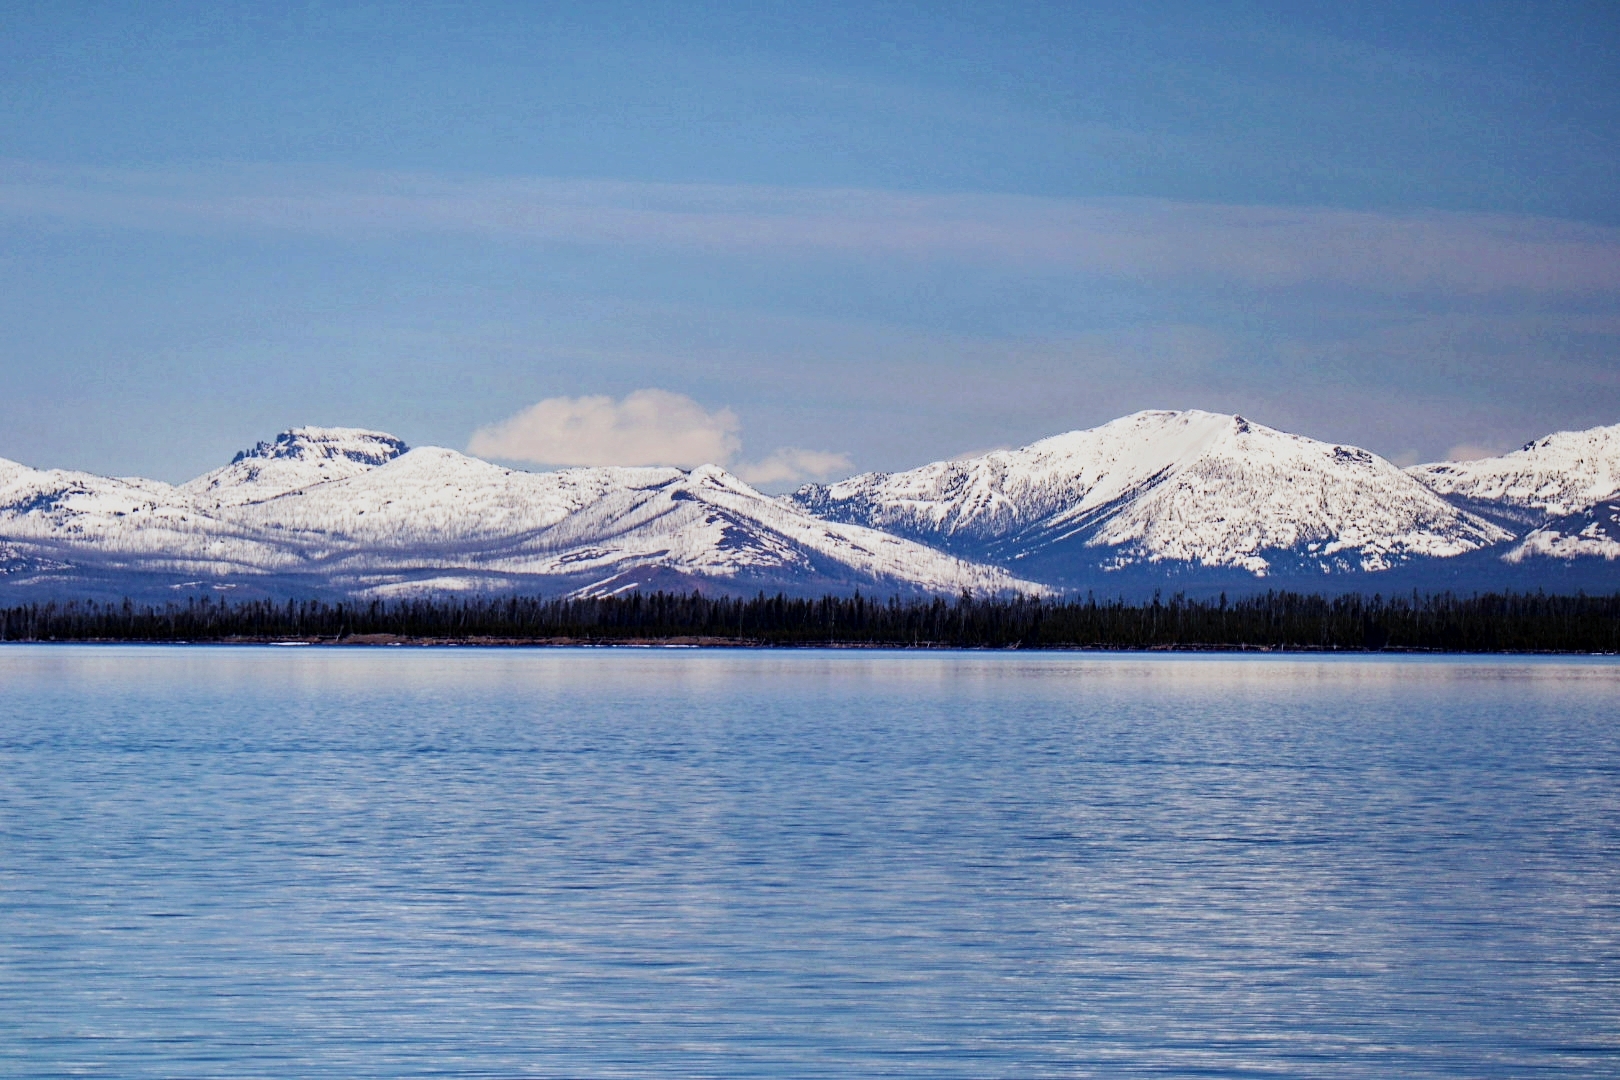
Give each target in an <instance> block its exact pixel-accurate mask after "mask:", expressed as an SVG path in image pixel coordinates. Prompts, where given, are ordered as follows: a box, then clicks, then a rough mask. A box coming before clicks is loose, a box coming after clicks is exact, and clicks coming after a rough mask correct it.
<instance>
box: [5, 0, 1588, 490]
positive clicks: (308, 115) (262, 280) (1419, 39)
mask: <svg viewBox="0 0 1620 1080" xmlns="http://www.w3.org/2000/svg"><path fill="white" fill-rule="evenodd" d="M1329 8H1331V10H1326V9H1329ZM0 26H3V31H4V32H3V33H0V326H3V327H4V328H5V333H4V334H3V335H0V378H3V386H4V393H3V394H0V456H4V457H9V458H12V459H15V460H20V461H24V462H26V463H29V464H33V465H39V466H47V465H49V466H63V467H77V468H88V469H92V470H95V471H99V472H110V473H118V474H142V475H150V476H157V477H161V478H164V479H171V480H178V479H184V478H186V477H188V476H190V475H194V474H196V473H199V472H201V471H203V470H205V469H207V468H210V467H212V466H214V465H215V464H218V463H220V462H221V461H223V460H226V459H228V458H229V456H230V454H231V453H232V452H234V451H235V450H236V449H238V448H240V447H241V446H244V445H247V444H250V443H252V442H253V441H256V440H258V439H260V438H267V437H269V436H271V435H273V434H274V433H275V432H276V431H278V430H280V429H282V428H285V427H288V426H292V425H295V424H302V423H315V424H343V425H358V426H368V427H376V428H381V429H385V430H388V431H391V432H393V433H395V434H398V435H400V436H401V437H403V438H405V439H407V440H408V441H411V442H413V443H419V444H427V443H435V444H440V445H448V446H454V447H458V448H464V447H467V446H469V445H471V444H474V443H476V444H477V445H479V446H481V447H484V448H485V450H486V452H488V451H489V450H490V449H491V448H493V449H495V450H500V451H502V453H505V454H507V455H508V456H507V459H508V460H514V461H516V460H532V461H556V462H560V463H568V462H571V461H573V460H576V459H580V458H581V456H582V455H583V457H584V458H593V457H594V458H596V459H601V460H609V459H612V460H629V459H630V458H634V457H636V456H637V455H640V456H641V457H646V456H648V455H653V456H656V455H657V454H658V450H657V447H658V446H659V445H660V444H659V442H658V440H659V439H660V438H664V437H666V436H667V438H668V439H669V440H671V441H670V442H669V443H668V445H670V446H672V447H673V446H676V445H679V446H681V447H686V448H690V447H694V446H695V447H698V448H700V449H701V448H703V447H714V448H715V453H716V456H723V457H726V458H727V461H728V463H729V464H731V465H732V466H733V467H736V468H739V469H741V470H743V471H744V473H745V475H753V476H755V477H757V478H760V482H761V483H768V484H772V485H775V486H777V487H781V486H784V485H787V484H790V483H792V482H793V481H794V479H795V477H797V478H803V477H805V476H809V475H815V474H817V473H818V472H819V473H820V474H831V473H836V472H839V471H841V470H844V469H846V468H848V469H856V468H860V469H866V468H901V467H906V466H909V465H914V464H918V463H921V462H923V461H926V460H931V459H934V458H938V457H944V456H951V455H954V454H958V453H963V452H968V451H973V450H978V449H984V448H988V447H991V446H998V445H1013V444H1017V443H1020V442H1024V441H1028V440H1031V439H1034V438H1038V437H1041V436H1044V435H1047V434H1052V433H1055V432H1058V431H1062V430H1067V429H1070V428H1074V427H1082V426H1090V425H1093V424H1096V423H1101V422H1103V421H1106V420H1108V419H1110V418H1112V417H1114V416H1117V415H1120V414H1122V413H1126V412H1130V411H1134V410H1136V409H1141V408H1186V407H1202V408H1209V409H1218V410H1225V411H1236V412H1242V413H1244V414H1245V415H1248V416H1250V417H1252V418H1254V419H1257V420H1259V421H1261V422H1263V423H1269V424H1271V425H1273V426H1277V427H1282V428H1285V429H1289V430H1295V431H1299V432H1301V433H1304V434H1310V435H1314V436H1317V437H1320V438H1327V439H1333V440H1337V441H1345V442H1354V443H1358V444H1360V445H1364V446H1367V447H1369V448H1371V449H1373V450H1375V451H1377V452H1379V453H1382V454H1385V455H1387V456H1390V457H1393V458H1396V459H1397V460H1402V461H1412V460H1419V459H1423V460H1429V459H1434V458H1439V457H1443V456H1446V455H1448V454H1451V453H1459V454H1466V453H1470V452H1481V451H1484V450H1500V449H1506V448H1510V447H1512V446H1514V445H1516V444H1518V443H1521V442H1523V441H1524V440H1526V439H1529V438H1532V437H1535V436H1537V435H1540V434H1544V433H1546V432H1548V431H1551V430H1555V429H1560V428H1571V427H1584V426H1590V425H1593V424H1599V423H1615V422H1617V421H1620V199H1617V198H1616V192H1617V191H1620V55H1617V51H1620V49H1617V47H1620V15H1617V14H1616V9H1615V8H1614V7H1613V6H1612V5H1609V4H1596V3H1594V4H1576V3H1569V4H1500V5H1496V4H1489V3H1470V4H1453V5H1437V4H1436V5H1414V4H1411V3H1405V4H1345V5H1316V4H1308V5H1307V4H1300V5H1294V4H1231V5H1224V6H1222V7H1221V8H1220V9H1219V10H1218V11H1217V10H1214V6H1213V5H1207V4H1143V3H1132V4H1129V5H1126V4H1119V5H1113V4H1090V5H1088V4H1063V5H1055V4H1054V5H1044V4H1032V5H1005V4H1002V5H987V4H973V5H966V4H964V5H949V4H927V5H924V4H881V3H869V4H859V5H853V4H851V5H840V4H817V5H804V4H780V5H765V4H762V5H744V4H728V5H717V6H703V5H698V4H680V5H652V4H591V5H550V6H544V5H538V4H510V5H507V4H438V5H434V4H415V5H381V4H323V3H312V4H307V5H302V6H296V7H295V6H294V5H261V6H241V5H233V4H229V3H216V4H209V5H201V4H199V5H165V4H159V3H143V4H139V5H125V6H124V7H123V8H122V10H108V9H107V7H106V6H100V5H98V6H84V7H75V6H74V5H72V4H67V3H60V2H58V3H51V4H21V3H12V4H5V5H0ZM648 390H655V391H659V392H660V393H658V394H654V395H650V396H649V395H646V394H642V395H641V396H639V397H634V396H633V395H636V394H637V393H638V392H640V391H648ZM559 399H568V400H566V401H559ZM547 402H549V403H550V404H547V405H545V407H543V408H539V409H538V411H536V407H537V406H538V405H539V404H540V403H547ZM525 418H526V419H525ZM546 425H550V427H549V428H547V426H546ZM558 425H562V426H561V427H559V426H558ZM593 425H594V426H593ZM548 432H549V434H548ZM558 432H564V434H567V433H570V432H571V433H572V434H567V438H563V437H562V436H560V435H558V434H557V433H558ZM705 438H707V439H709V440H710V441H709V442H704V441H703V440H704V439H705ZM694 439H695V441H694ZM559 440H561V441H559ZM682 440H684V441H682ZM564 444H566V445H564ZM570 448H572V449H571V450H570ZM681 452H682V453H696V452H698V450H695V449H687V450H683V451H681ZM669 453H671V454H674V453H676V451H675V450H670V451H669ZM626 455H628V457H627V456H626ZM795 455H797V456H795ZM565 459H566V460H565Z"/></svg>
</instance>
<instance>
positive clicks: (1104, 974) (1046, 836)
mask: <svg viewBox="0 0 1620 1080" xmlns="http://www.w3.org/2000/svg"><path fill="white" fill-rule="evenodd" d="M1617 706H1620V664H1617V663H1615V662H1613V661H1607V660H1573V661H1572V660H1528V661H1527V660H1515V659H1487V660H1476V659H1401V658H1397V659H1384V658H1345V659H1326V660H1320V659H1303V658H1281V659H1279V658H1270V657H1209V656H1193V657H1176V656H1141V655H1076V654H1054V655H1029V654H1020V653H993V654H992V653H875V652H823V651H803V652H798V651H691V650H508V651H500V650H487V651H486V650H458V649H433V650H425V649H400V648H395V649H360V648H354V649H349V648H344V649H314V648H304V649H295V648H196V647H191V648H187V647H156V648H141V647H128V648H125V647H117V648H104V647H76V646H57V647H49V646H40V647H33V646H6V647H0V1073H3V1074H5V1075H14V1076H78V1075H92V1076H95V1075H99V1076H117V1077H204V1076H206V1077H259V1076H263V1077H326V1076H331V1077H372V1076H379V1077H380V1076H500V1077H514V1076H527V1075H538V1076H569V1077H576V1076H578V1077H585V1076H622V1077H662V1076H805V1077H812V1076H814V1077H830V1076H839V1077H866V1076H964V1077H968V1076H971V1077H999V1076H1006V1077H1034V1076H1117V1077H1143V1076H1255V1077H1260V1076H1264V1077H1277V1076H1297V1077H1380V1078H1385V1077H1439V1076H1444V1077H1495V1076H1502V1077H1530V1076H1620V723H1617V718H1620V707H1617Z"/></svg>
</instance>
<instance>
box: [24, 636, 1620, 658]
mask: <svg viewBox="0 0 1620 1080" xmlns="http://www.w3.org/2000/svg"><path fill="white" fill-rule="evenodd" d="M7 645H63V646H72V645H153V646H173V645H200V646H211V645H227V646H244V647H252V646H281V647H297V648H307V647H315V648H323V649H330V648H418V649H453V648H460V649H525V648H527V649H759V650H768V649H778V650H796V649H833V650H840V651H851V652H879V651H886V652H1034V653H1060V652H1081V653H1202V654H1208V653H1234V654H1236V653H1244V654H1250V653H1262V654H1274V655H1276V654H1287V655H1327V656H1378V655H1393V656H1593V657H1598V656H1620V653H1616V652H1601V651H1591V650H1576V649H1492V650H1484V649H1441V648H1430V647H1423V646H1404V645H1403V646H1397V645H1390V646H1385V647H1383V648H1380V649H1370V648H1351V647H1336V646H1327V645H1253V644H1213V643H1193V642H1188V643H1182V644H1175V645H1168V644H1157V645H1136V646H1131V645H1108V644H1102V643H1097V644H1090V645H1082V644H1068V643H1066V644H1050V645H1043V644H1034V645H1032V644H1026V643H1015V644H1010V645H961V644H953V643H950V642H942V641H922V642H901V641H838V640H831V641H761V640H758V639H756V638H728V637H705V636H677V637H667V638H659V637H625V638H584V637H545V638H519V637H412V636H405V635H399V634H350V635H347V636H344V637H341V638H334V637H303V638H297V637H273V636H265V637H227V638H209V639H195V638H169V639H155V638H117V637H109V638H73V639H67V640H63V639H37V640H21V639H7V640H0V647H4V646H7Z"/></svg>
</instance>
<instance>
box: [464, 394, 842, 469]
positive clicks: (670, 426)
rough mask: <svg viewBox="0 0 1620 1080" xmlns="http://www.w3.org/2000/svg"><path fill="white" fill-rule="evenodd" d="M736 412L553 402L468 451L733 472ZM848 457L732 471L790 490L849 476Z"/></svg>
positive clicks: (790, 450) (660, 402)
mask: <svg viewBox="0 0 1620 1080" xmlns="http://www.w3.org/2000/svg"><path fill="white" fill-rule="evenodd" d="M740 428H741V424H740V423H739V422H738V420H737V414H736V413H734V412H732V411H731V410H730V409H716V410H715V411H713V412H710V411H709V410H707V409H705V408H704V407H703V406H702V405H700V404H699V403H698V402H696V401H693V400H692V399H691V398H689V397H687V396H686V395H685V394H675V393H671V392H670V391H668V390H651V389H649V390H637V391H635V392H633V393H630V394H626V395H625V396H624V398H623V399H622V400H619V401H615V400H613V399H612V398H610V397H608V396H607V395H606V394H600V395H596V396H591V397H577V398H570V397H554V398H546V399H545V400H544V401H539V402H536V403H535V404H533V405H530V406H529V407H528V408H527V409H524V410H523V411H522V412H520V413H518V414H517V415H515V416H510V417H507V418H506V419H505V420H502V421H500V422H499V423H495V424H490V425H488V426H486V427H481V428H479V429H478V430H477V431H475V432H473V436H472V439H471V441H469V442H468V444H467V452H468V453H469V454H476V455H478V456H479V457H492V458H501V459H503V460H506V461H524V462H529V463H531V464H535V465H675V466H679V467H681V468H691V467H692V466H694V465H705V464H715V465H723V466H727V467H732V462H733V461H734V460H735V459H736V457H737V455H738V453H739V452H740V451H741V450H742V440H741V439H740V438H739V437H738V431H739V429H740ZM850 468H851V466H850V460H849V455H848V454H835V453H829V452H828V451H825V450H804V449H801V448H799V447H796V446H784V447H781V448H780V449H778V450H774V451H772V452H771V453H770V454H768V455H766V457H764V458H763V459H762V460H760V461H755V462H745V463H743V464H740V465H736V466H735V467H734V471H735V472H736V474H737V475H738V476H740V477H741V478H742V479H743V480H745V481H747V482H748V483H750V484H787V483H794V482H796V481H800V480H810V479H820V478H822V477H826V476H831V475H832V474H834V473H839V472H848V471H849V470H850Z"/></svg>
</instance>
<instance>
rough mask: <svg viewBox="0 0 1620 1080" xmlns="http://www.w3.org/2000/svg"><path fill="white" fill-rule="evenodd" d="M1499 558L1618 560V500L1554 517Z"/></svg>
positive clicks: (1514, 560) (1522, 561)
mask: <svg viewBox="0 0 1620 1080" xmlns="http://www.w3.org/2000/svg"><path fill="white" fill-rule="evenodd" d="M1502 558H1503V559H1504V560H1506V561H1507V562H1510V563H1515V564H1522V563H1525V562H1526V561H1528V560H1532V559H1537V558H1543V559H1562V560H1565V561H1573V560H1576V559H1583V560H1584V559H1591V558H1597V559H1605V560H1607V561H1609V562H1613V561H1615V560H1616V559H1620V502H1602V503H1598V504H1597V505H1596V506H1589V507H1587V508H1586V509H1585V510H1582V511H1580V512H1579V513H1575V514H1564V515H1562V516H1560V517H1556V518H1553V519H1551V520H1550V521H1547V522H1545V523H1543V524H1542V525H1541V526H1540V527H1539V528H1537V529H1533V530H1531V532H1530V534H1529V535H1527V536H1526V537H1525V538H1524V540H1523V541H1522V542H1521V543H1519V544H1516V545H1515V546H1514V547H1513V549H1512V550H1511V551H1509V552H1508V553H1507V554H1506V555H1504V556H1502ZM1616 584H1620V581H1617V582H1616Z"/></svg>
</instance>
